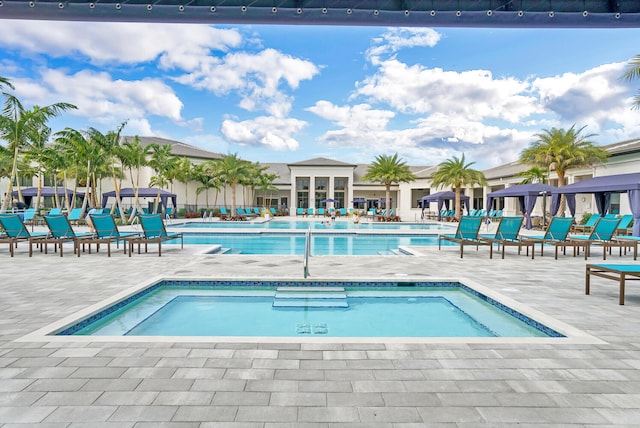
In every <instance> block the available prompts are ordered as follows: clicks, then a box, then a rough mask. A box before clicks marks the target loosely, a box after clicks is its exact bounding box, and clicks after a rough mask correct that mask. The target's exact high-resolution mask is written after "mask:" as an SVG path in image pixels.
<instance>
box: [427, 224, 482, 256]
mask: <svg viewBox="0 0 640 428" xmlns="http://www.w3.org/2000/svg"><path fill="white" fill-rule="evenodd" d="M481 224H482V219H481V218H480V217H468V216H464V217H461V218H460V222H459V223H458V228H457V229H456V233H454V234H449V233H445V234H441V235H438V250H440V249H441V245H442V241H449V242H455V243H457V244H458V245H460V258H462V257H463V256H464V246H465V245H475V246H476V250H477V249H478V247H479V246H480V245H489V243H488V242H487V241H483V240H481V239H480V237H479V236H478V231H479V230H480V225H481Z"/></svg>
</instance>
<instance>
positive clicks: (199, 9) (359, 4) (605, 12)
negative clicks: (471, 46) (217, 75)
mask: <svg viewBox="0 0 640 428" xmlns="http://www.w3.org/2000/svg"><path fill="white" fill-rule="evenodd" d="M0 19H45V20H65V21H122V22H191V23H208V24H229V23H242V24H287V25H295V24H299V25H354V26H365V25H372V26H402V27H563V28H580V27H582V28H589V27H592V28H593V27H600V28H628V27H640V1H637V0H455V1H454V0H402V1H400V0H357V1H354V0H326V1H320V0H255V1H249V2H247V1H244V0H96V1H87V0H68V1H65V0H62V1H57V0H56V1H51V0H0Z"/></svg>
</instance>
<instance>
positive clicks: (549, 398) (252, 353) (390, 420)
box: [0, 243, 640, 428]
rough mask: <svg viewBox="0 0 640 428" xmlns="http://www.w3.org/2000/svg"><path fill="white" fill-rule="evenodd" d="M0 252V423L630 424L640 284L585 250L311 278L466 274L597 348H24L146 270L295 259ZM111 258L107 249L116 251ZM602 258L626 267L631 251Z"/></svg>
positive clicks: (182, 427)
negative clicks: (623, 281) (622, 282)
mask: <svg viewBox="0 0 640 428" xmlns="http://www.w3.org/2000/svg"><path fill="white" fill-rule="evenodd" d="M7 247H8V246H7V245H6V244H1V245H0V427H2V428H6V427H14V426H15V427H18V426H19V427H26V426H40V427H45V428H47V427H51V428H53V427H56V428H58V427H65V428H66V427H137V428H142V427H176V428H178V427H179V428H186V427H201V428H205V427H303V428H306V427H374V428H376V427H419V426H429V427H440V426H442V427H478V426H491V427H512V426H514V425H515V424H519V426H522V427H533V426H538V427H539V426H554V427H564V426H566V427H578V426H579V427H585V426H599V427H605V426H628V427H632V426H633V427H637V426H638V421H639V420H640V287H638V284H637V283H633V282H632V283H629V284H628V285H627V293H626V304H625V306H620V305H618V285H617V283H616V282H614V281H608V280H605V279H599V278H594V279H593V280H592V284H591V295H589V296H587V295H585V294H584V281H585V264H586V263H602V252H601V251H602V249H600V248H595V249H594V250H593V251H592V255H591V257H590V258H589V260H588V261H587V262H585V260H584V258H583V257H575V258H574V257H573V256H572V255H566V256H562V255H561V256H560V257H559V259H558V260H554V258H553V254H552V251H549V252H546V253H545V254H546V255H545V257H539V253H538V254H537V255H536V258H535V260H531V258H528V257H526V256H524V255H520V256H518V255H517V250H516V249H515V248H513V247H509V248H507V250H506V258H505V259H504V260H502V259H500V256H499V255H496V254H494V259H493V260H490V259H489V254H488V253H489V251H488V248H486V247H485V248H483V247H481V248H480V249H479V250H478V251H477V252H476V251H475V248H472V247H468V248H465V254H464V258H463V259H460V255H459V251H458V247H455V246H453V247H443V249H442V250H441V251H438V249H437V247H422V248H419V251H420V253H421V254H422V255H421V256H342V257H334V256H322V257H312V258H311V260H310V274H311V277H312V278H315V277H322V278H341V279H364V278H372V279H384V278H399V279H400V278H402V277H403V276H405V275H407V276H410V277H421V278H424V279H425V280H429V278H434V277H437V278H442V277H448V278H460V279H461V280H462V282H464V279H470V280H472V281H474V282H477V283H479V284H482V285H484V286H486V287H489V288H490V289H492V290H495V291H496V292H498V293H501V294H503V295H505V296H507V297H509V298H511V299H515V300H517V301H519V302H521V303H523V304H526V305H528V306H530V307H532V308H534V309H536V310H538V311H541V312H543V313H545V314H547V315H549V316H551V317H553V318H555V319H557V320H559V321H561V322H564V323H567V324H569V325H571V326H573V327H575V328H577V329H580V330H582V331H584V332H586V333H588V334H590V335H592V336H595V337H596V338H598V339H600V343H582V344H577V343H567V342H561V341H560V342H558V343H522V342H518V341H514V343H499V344H496V343H471V342H468V341H464V340H459V341H442V342H436V343H422V344H416V343H398V342H396V341H389V342H388V343H367V342H366V341H365V342H362V343H360V342H358V343H334V342H328V343H321V342H311V343H302V342H297V343H296V342H293V343H292V342H290V341H289V342H286V341H283V342H281V343H267V342H261V343H251V342H240V343H234V342H217V343H211V342H197V341H194V342H187V343H185V342H168V341H156V342H153V343H152V342H130V343H127V342H117V341H114V342H104V341H95V342H91V341H74V340H73V339H69V340H68V341H63V342H53V341H51V342H46V341H45V342H40V341H38V342H24V341H20V339H21V338H22V337H24V336H25V335H27V334H29V333H32V332H33V331H35V330H38V329H40V328H43V327H45V326H47V325H49V324H51V323H53V322H55V321H58V320H60V319H61V318H64V317H66V316H69V315H71V314H73V313H75V312H77V311H79V310H81V309H84V308H86V307H87V306H89V305H91V304H94V303H97V302H100V301H101V300H103V299H106V298H109V297H111V296H113V295H115V294H116V293H118V292H120V291H122V290H125V289H127V288H129V287H131V286H132V285H137V284H140V283H146V282H148V281H149V279H150V278H154V277H170V278H179V277H183V278H192V277H198V278H200V277H211V278H238V279H242V278H247V277H249V278H256V277H269V278H276V277H278V278H286V279H297V278H301V277H302V272H303V268H302V257H301V256H252V255H203V254H199V253H200V252H201V248H200V247H197V246H185V248H184V250H180V248H179V246H168V245H167V246H163V255H162V257H158V256H157V252H155V253H154V252H153V247H151V248H150V252H149V253H148V254H141V255H137V254H135V255H134V256H133V257H131V258H129V257H128V256H125V255H124V254H122V253H121V252H119V251H113V252H112V257H111V258H107V255H106V251H104V250H103V251H101V252H100V253H98V254H95V253H94V254H91V255H89V254H83V255H82V257H80V258H77V257H75V256H73V255H72V253H71V251H68V252H67V251H66V252H65V254H66V255H65V256H64V257H63V258H60V257H59V256H58V255H56V254H52V253H49V254H48V255H45V254H40V253H39V252H38V253H35V254H34V256H33V257H32V258H29V257H28V254H27V250H28V246H27V245H25V244H24V243H23V244H20V245H19V247H18V251H17V252H16V256H15V257H14V258H10V257H9V252H8V248H7ZM112 250H113V249H112ZM616 251H617V250H616V249H614V255H613V256H611V257H608V258H607V262H606V263H624V264H633V263H640V262H634V261H633V257H631V256H623V257H618V256H617V253H616Z"/></svg>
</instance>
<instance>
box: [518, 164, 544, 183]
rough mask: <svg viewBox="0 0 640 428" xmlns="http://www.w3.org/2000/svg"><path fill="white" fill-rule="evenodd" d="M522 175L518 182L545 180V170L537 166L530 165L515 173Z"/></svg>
mask: <svg viewBox="0 0 640 428" xmlns="http://www.w3.org/2000/svg"><path fill="white" fill-rule="evenodd" d="M516 175H517V176H519V177H522V181H520V184H531V183H542V184H546V182H547V170H546V169H542V168H539V167H537V166H534V167H531V168H529V169H528V170H526V171H522V172H519V173H517V174H516Z"/></svg>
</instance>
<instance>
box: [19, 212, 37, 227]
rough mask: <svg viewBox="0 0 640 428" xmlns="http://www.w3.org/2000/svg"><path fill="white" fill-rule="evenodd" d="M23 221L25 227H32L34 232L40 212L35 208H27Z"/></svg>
mask: <svg viewBox="0 0 640 428" xmlns="http://www.w3.org/2000/svg"><path fill="white" fill-rule="evenodd" d="M22 221H23V222H24V224H25V225H26V224H29V225H31V231H32V232H33V226H34V225H36V224H37V223H38V210H36V209H35V208H27V209H26V210H24V214H23V216H22Z"/></svg>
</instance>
